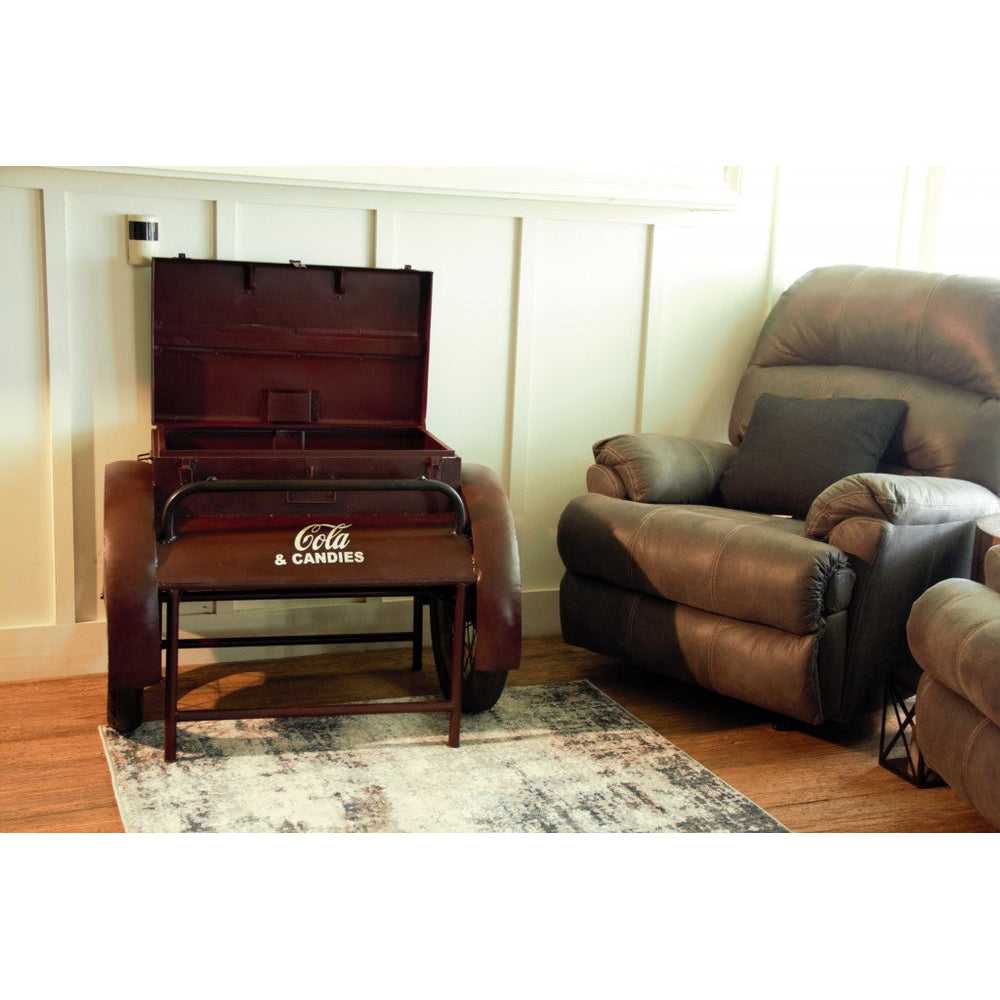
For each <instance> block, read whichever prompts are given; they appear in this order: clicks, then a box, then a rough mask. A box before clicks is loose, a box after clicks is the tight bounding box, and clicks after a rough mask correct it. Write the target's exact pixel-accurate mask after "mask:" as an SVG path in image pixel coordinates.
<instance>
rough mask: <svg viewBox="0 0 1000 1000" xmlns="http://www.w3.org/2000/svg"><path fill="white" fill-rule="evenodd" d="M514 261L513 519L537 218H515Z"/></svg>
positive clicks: (519, 495) (509, 460)
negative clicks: (515, 255)
mask: <svg viewBox="0 0 1000 1000" xmlns="http://www.w3.org/2000/svg"><path fill="white" fill-rule="evenodd" d="M517 234H518V236H517V241H516V247H515V253H516V254H517V259H516V261H515V264H514V296H515V302H514V309H513V315H514V321H513V329H512V330H511V339H510V377H509V389H508V398H507V408H508V417H507V441H506V443H505V449H504V454H505V465H506V467H505V469H504V479H505V480H506V483H505V485H506V487H507V493H508V496H509V498H510V502H511V509H512V511H513V514H514V517H515V520H516V519H518V518H519V517H520V516H521V515H522V514H523V512H524V511H525V509H526V490H527V466H528V454H527V452H528V430H529V427H528V418H529V409H530V399H531V354H532V340H533V333H534V314H535V280H536V276H537V266H538V220H537V219H536V218H534V217H533V216H532V217H529V216H522V217H520V218H518V219H517Z"/></svg>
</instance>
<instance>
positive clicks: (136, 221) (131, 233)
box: [128, 215, 160, 266]
mask: <svg viewBox="0 0 1000 1000" xmlns="http://www.w3.org/2000/svg"><path fill="white" fill-rule="evenodd" d="M159 241H160V220H159V219H158V218H157V217H156V216H155V215H130V216H128V262H129V263H130V264H134V265H136V266H141V265H143V264H152V263H153V257H155V256H156V248H157V246H158V245H159Z"/></svg>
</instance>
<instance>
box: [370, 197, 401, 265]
mask: <svg viewBox="0 0 1000 1000" xmlns="http://www.w3.org/2000/svg"><path fill="white" fill-rule="evenodd" d="M373 212H374V216H375V224H374V229H375V233H374V237H373V239H374V243H375V245H374V246H373V247H372V263H371V266H372V267H395V266H396V259H395V258H396V239H395V236H396V213H395V212H394V211H393V210H392V209H391V208H376V209H374V210H373Z"/></svg>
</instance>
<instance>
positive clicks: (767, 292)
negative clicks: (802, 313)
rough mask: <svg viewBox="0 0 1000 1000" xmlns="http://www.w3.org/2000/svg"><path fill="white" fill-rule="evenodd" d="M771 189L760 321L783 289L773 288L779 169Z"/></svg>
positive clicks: (776, 246) (776, 244)
mask: <svg viewBox="0 0 1000 1000" xmlns="http://www.w3.org/2000/svg"><path fill="white" fill-rule="evenodd" d="M772 183H773V185H774V186H773V188H772V189H771V230H770V233H769V236H768V241H767V278H766V281H767V284H766V285H765V287H764V309H763V312H762V315H761V320H762V321H763V318H764V317H765V316H767V314H768V313H769V312H770V311H771V309H772V308H773V307H774V303H775V302H776V301H777V298H778V296H779V295H780V294H781V292H783V291H784V289H783V288H775V287H774V283H775V273H776V268H777V260H778V226H779V225H780V223H781V167H775V168H774V179H773V181H772Z"/></svg>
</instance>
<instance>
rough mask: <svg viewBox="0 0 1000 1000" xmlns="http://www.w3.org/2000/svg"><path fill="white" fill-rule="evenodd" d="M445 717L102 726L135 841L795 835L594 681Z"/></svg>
mask: <svg viewBox="0 0 1000 1000" xmlns="http://www.w3.org/2000/svg"><path fill="white" fill-rule="evenodd" d="M446 731H447V716H446V715H445V714H442V713H427V714H422V713H421V714H412V715H411V714H397V715H363V716H329V717H323V718H306V719H265V720H242V721H232V722H231V721H213V722H185V723H182V724H181V725H180V726H179V728H178V744H177V747H178V754H177V760H176V761H175V762H174V763H172V764H167V763H165V762H164V760H163V724H162V722H147V723H143V724H142V725H141V726H140V727H139V728H138V729H136V730H134V731H133V732H132V733H129V734H128V735H127V736H122V735H120V734H119V733H116V732H115V731H114V730H111V729H108V728H106V727H103V726H102V727H101V728H100V733H101V739H102V741H103V743H104V749H105V754H106V755H107V759H108V764H109V766H110V768H111V777H112V782H113V784H114V790H115V795H116V797H117V800H118V808H119V811H120V813H121V816H122V822H123V824H124V826H125V829H126V831H127V832H136V833H181V832H192V833H240V832H247V833H252V832H273V833H284V832H289V833H296V832H302V833H308V832H314V833H336V832H357V833H375V832H395V833H476V832H484V833H539V832H553V833H560V832H580V833H588V832H593V833H611V832H621V833H642V832H647V833H666V832H685V831H686V832H699V833H708V832H733V833H735V832H786V833H787V832H788V831H787V829H786V828H785V827H784V826H782V824H781V823H779V822H778V821H777V820H776V819H775V818H774V817H773V816H771V815H770V814H768V813H767V812H765V811H764V810H763V809H761V808H760V807H759V806H757V805H756V804H755V803H753V802H752V801H750V799H748V798H746V797H745V796H744V795H742V794H741V793H739V792H737V791H736V790H735V789H734V788H732V787H731V786H730V785H727V784H726V783H725V782H723V781H721V780H720V779H719V778H717V777H716V776H715V775H714V774H712V772H711V771H709V770H707V769H706V768H704V767H703V766H702V765H701V764H699V763H698V762H697V761H695V760H694V759H692V758H691V757H689V756H688V755H687V754H686V753H684V752H683V751H682V750H680V749H678V748H677V747H676V746H674V745H673V744H672V743H670V741H669V740H667V739H665V738H663V737H662V736H660V735H659V734H658V733H657V732H655V731H654V730H652V729H650V728H649V727H648V726H646V725H645V724H643V723H642V722H640V721H639V720H638V719H636V718H635V717H634V716H633V715H631V714H630V713H629V712H627V711H626V710H625V709H624V708H622V707H621V706H620V705H618V704H617V703H616V702H614V701H612V700H611V699H610V698H608V697H607V696H605V695H604V694H603V693H602V692H600V691H599V690H598V689H597V688H596V687H594V686H593V685H592V684H590V683H589V682H588V681H569V682H565V683H559V684H544V685H533V686H528V687H514V686H510V687H508V688H507V689H506V690H505V691H504V693H503V695H502V696H501V698H500V700H499V702H497V704H496V706H495V707H494V708H493V709H492V710H491V711H489V712H484V713H482V714H480V715H469V716H465V717H464V718H463V720H462V735H461V745H460V746H459V747H457V748H452V747H449V746H448V745H447V743H446Z"/></svg>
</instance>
